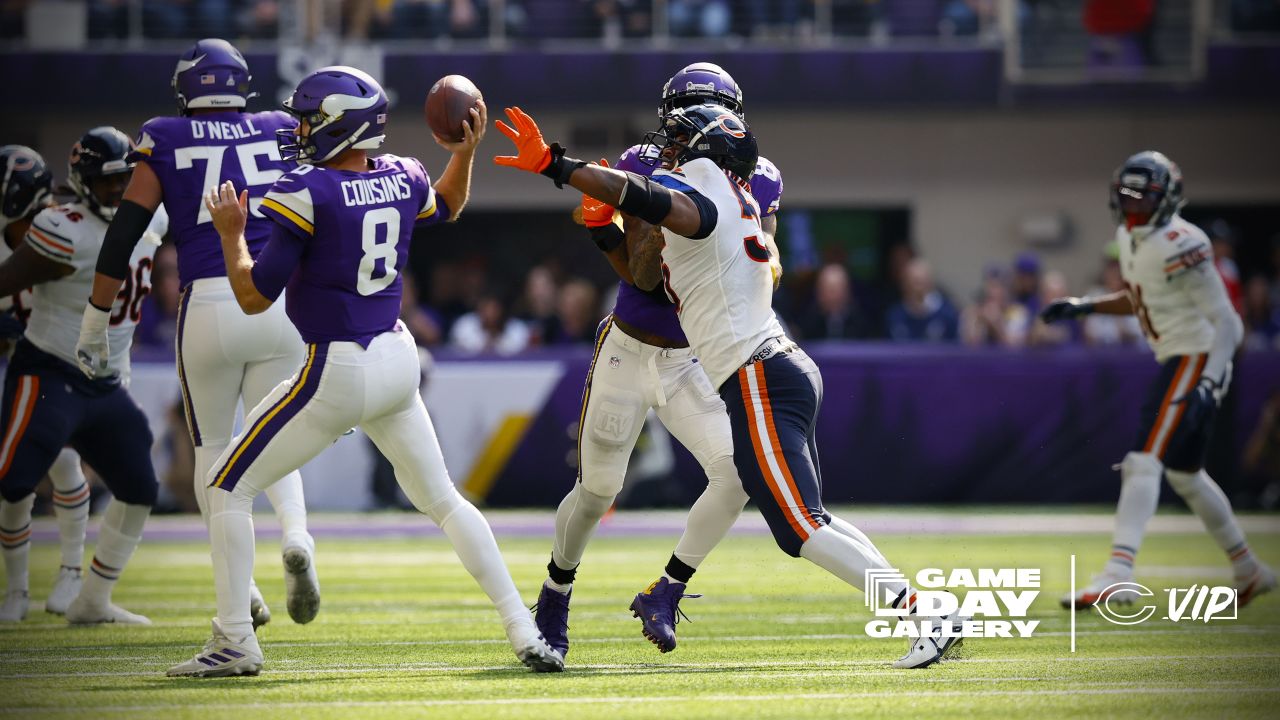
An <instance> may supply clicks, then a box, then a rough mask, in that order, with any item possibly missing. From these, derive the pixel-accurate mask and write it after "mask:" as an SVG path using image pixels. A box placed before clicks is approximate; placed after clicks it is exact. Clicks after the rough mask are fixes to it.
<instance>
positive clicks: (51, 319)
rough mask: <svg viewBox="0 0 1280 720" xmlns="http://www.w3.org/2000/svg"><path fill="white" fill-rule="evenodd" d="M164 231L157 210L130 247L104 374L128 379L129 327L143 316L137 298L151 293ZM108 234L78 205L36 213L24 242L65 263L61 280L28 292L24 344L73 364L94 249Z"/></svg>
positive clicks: (109, 333) (94, 259)
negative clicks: (67, 270) (67, 268)
mask: <svg viewBox="0 0 1280 720" xmlns="http://www.w3.org/2000/svg"><path fill="white" fill-rule="evenodd" d="M168 227H169V216H168V215H166V214H165V212H164V208H163V207H161V208H159V209H157V210H156V214H155V216H154V217H152V219H151V225H150V226H148V227H147V232H146V233H145V234H144V235H143V236H142V240H141V242H139V243H138V244H137V246H136V247H135V248H134V249H133V256H132V257H131V258H130V259H129V274H128V275H127V276H126V277H125V280H124V287H123V288H121V290H120V294H119V295H118V296H117V297H116V300H115V302H114V303H112V305H111V316H110V323H109V326H108V328H107V338H108V342H109V343H110V345H111V356H110V357H109V358H108V362H107V367H108V373H109V374H111V375H113V376H121V377H126V378H127V377H128V375H129V348H130V346H132V344H133V329H134V326H135V325H137V324H138V319H139V318H141V317H142V300H143V298H145V297H146V296H147V293H149V292H151V264H152V258H153V257H154V256H155V253H156V248H157V247H159V246H160V239H161V238H162V237H163V236H164V233H165V232H167V230H168ZM106 234H107V223H106V222H105V221H103V220H102V219H101V218H99V217H98V216H97V215H94V214H93V213H92V212H91V211H90V210H89V208H88V207H86V206H84V205H82V204H80V203H79V202H72V203H67V204H65V205H58V206H57V207H52V208H47V209H45V210H42V211H40V214H39V215H36V218H35V221H33V222H32V223H31V229H30V230H29V231H27V237H26V243H27V244H28V245H30V246H31V248H32V249H33V250H35V251H36V252H38V253H40V254H41V255H44V256H45V257H47V258H49V259H50V260H53V261H54V262H58V263H62V264H63V265H70V266H71V267H72V268H74V271H73V272H72V273H71V274H70V275H67V276H66V277H63V278H60V279H58V280H52V281H50V282H46V283H41V284H39V285H36V286H35V287H34V288H32V290H31V318H30V320H28V321H27V333H26V337H27V340H29V341H31V344H33V345H35V346H36V347H38V348H40V349H41V350H43V351H45V352H47V353H49V354H50V355H55V356H57V357H58V358H60V359H62V360H64V361H66V362H67V363H69V364H70V365H72V366H75V365H76V342H77V341H78V340H79V339H80V319H81V318H82V317H83V316H84V306H85V303H86V302H88V298H89V296H90V295H91V294H92V292H93V276H94V272H95V268H96V266H97V264H98V251H100V250H101V249H102V240H103V238H104V237H106Z"/></svg>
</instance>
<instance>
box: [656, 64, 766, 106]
mask: <svg viewBox="0 0 1280 720" xmlns="http://www.w3.org/2000/svg"><path fill="white" fill-rule="evenodd" d="M707 102H709V103H715V104H716V105H722V106H724V107H727V108H729V109H730V110H732V111H733V112H735V113H737V114H738V115H741V116H742V117H746V112H745V111H744V110H743V105H742V88H740V87H738V83H736V82H734V80H733V76H732V75H730V74H729V73H727V72H725V71H724V68H722V67H720V66H719V65H716V64H715V63H705V62H700V63H694V64H692V65H686V66H684V67H683V68H681V69H680V72H678V73H676V74H675V75H672V76H671V79H670V80H668V81H667V84H666V85H663V86H662V104H661V105H660V106H659V107H658V117H660V118H661V117H664V116H665V115H667V114H668V113H670V112H671V111H672V110H675V109H676V108H682V107H689V106H690V105H700V104H702V103H707Z"/></svg>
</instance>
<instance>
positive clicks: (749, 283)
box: [494, 103, 958, 668]
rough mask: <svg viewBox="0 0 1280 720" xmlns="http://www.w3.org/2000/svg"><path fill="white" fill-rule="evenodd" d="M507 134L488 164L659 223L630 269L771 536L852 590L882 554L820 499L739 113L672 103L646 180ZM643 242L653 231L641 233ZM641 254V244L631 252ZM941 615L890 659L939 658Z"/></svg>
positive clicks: (522, 127)
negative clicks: (646, 254)
mask: <svg viewBox="0 0 1280 720" xmlns="http://www.w3.org/2000/svg"><path fill="white" fill-rule="evenodd" d="M507 116H508V117H509V118H510V119H511V120H512V122H513V123H514V124H515V129H513V128H512V127H510V126H508V125H507V124H506V123H503V122H502V121H499V122H498V124H497V127H498V130H499V131H501V132H502V133H503V134H504V135H506V136H507V137H508V138H510V139H511V140H512V142H514V143H515V145H516V148H517V152H518V154H517V155H516V156H503V157H497V158H495V159H494V160H495V162H496V163H498V164H499V165H505V166H508V167H515V168H518V169H521V170H525V171H528V172H534V173H539V174H542V175H545V176H547V177H550V178H551V179H552V180H554V181H555V183H556V184H557V185H558V186H563V185H565V184H569V185H572V186H573V187H575V188H577V189H578V190H581V191H582V192H584V193H586V194H588V195H590V196H591V197H594V198H595V199H597V200H600V201H602V202H605V203H608V204H610V205H613V206H614V207H617V208H618V209H619V210H621V211H623V212H625V213H628V214H630V215H632V216H634V217H636V218H639V219H640V220H643V221H645V222H648V223H649V224H651V225H656V226H660V227H662V229H663V232H662V236H663V237H662V238H661V239H660V240H651V241H650V242H653V243H655V244H656V243H665V244H664V245H663V246H662V250H661V257H660V259H655V261H654V263H653V265H652V266H651V267H643V268H641V267H637V268H635V269H633V276H634V279H635V281H636V283H637V285H638V287H641V288H646V287H653V286H656V284H658V283H659V282H660V283H662V285H663V286H664V287H665V288H666V291H667V295H668V296H669V297H670V298H671V299H672V301H673V302H674V303H675V305H676V312H677V313H678V314H679V316H680V324H681V326H682V327H683V328H684V331H685V333H686V334H687V335H688V337H689V342H690V344H691V345H692V347H693V349H694V351H695V352H696V353H697V356H698V358H699V360H700V361H701V362H702V364H703V366H704V367H705V369H706V373H707V376H708V377H709V378H710V380H711V384H712V386H713V387H715V388H717V389H718V390H719V392H720V396H721V398H722V399H723V400H724V403H725V405H726V407H727V408H728V411H729V422H730V426H731V428H732V432H733V443H734V465H735V466H736V467H737V469H738V475H739V477H740V478H741V479H742V484H743V488H744V489H746V491H747V493H748V494H749V495H750V496H751V498H752V499H754V500H755V501H756V504H757V506H758V507H759V508H760V511H761V513H762V514H763V515H764V516H765V519H766V520H767V521H768V523H769V527H770V530H772V532H773V536H774V539H775V540H776V541H777V542H778V545H779V546H780V547H781V548H782V549H783V550H784V551H785V552H786V553H787V554H789V555H792V556H796V557H803V558H805V559H806V560H809V561H810V562H813V563H814V564H816V565H818V566H819V567H822V568H823V569H825V570H827V571H828V572H830V573H832V574H833V575H835V576H837V577H839V578H840V579H841V580H844V581H845V582H847V583H849V584H850V585H853V586H854V587H857V588H859V589H862V588H863V586H864V581H865V572H866V570H868V569H872V568H876V569H887V568H889V567H890V565H889V562H888V561H887V560H886V559H885V558H884V556H883V555H881V554H880V551H879V550H877V549H876V547H875V545H874V544H873V543H872V542H871V540H870V539H869V538H868V537H867V536H866V535H865V534H863V533H862V532H861V531H859V530H858V529H857V528H855V527H853V526H852V525H850V524H849V523H846V522H843V521H840V520H839V519H838V518H835V517H833V516H831V515H830V514H829V513H828V512H827V511H826V510H825V509H823V507H822V499H821V487H820V485H821V483H820V478H819V475H818V466H817V447H816V445H815V443H814V428H815V422H816V419H817V413H818V407H819V405H820V404H821V400H822V378H821V375H820V373H819V371H818V368H817V366H816V365H814V363H813V361H812V360H810V359H809V357H808V356H807V355H805V353H804V351H802V350H801V349H800V348H799V347H797V346H796V345H795V344H794V343H792V342H791V341H790V340H789V339H788V338H787V336H786V332H785V331H784V330H783V329H782V326H781V325H780V324H779V322H778V319H777V316H776V315H774V312H773V309H772V307H771V304H772V298H773V277H772V272H771V270H770V267H769V260H770V253H769V250H768V248H767V247H766V245H765V244H764V240H763V238H762V233H761V228H760V208H759V207H758V206H757V204H756V201H755V199H754V198H753V197H752V196H751V193H750V187H749V184H748V179H749V178H750V176H751V174H752V173H753V172H754V170H755V166H756V160H757V158H758V156H759V153H758V151H757V149H756V141H755V137H754V136H753V135H752V134H751V131H750V129H749V128H748V127H747V124H746V122H745V121H744V120H743V119H742V118H741V117H739V116H738V115H736V114H734V113H733V112H732V111H730V110H729V109H727V108H725V107H722V106H719V105H714V104H711V103H707V104H702V105H694V106H691V107H686V108H677V109H674V110H672V111H670V112H668V113H667V114H666V115H665V116H664V117H663V123H662V127H661V128H660V129H659V130H658V131H657V132H655V133H650V135H649V136H648V141H649V142H651V143H653V144H655V145H657V146H658V147H659V148H661V159H662V161H663V164H664V167H663V168H662V169H658V170H655V171H654V173H653V176H652V177H644V176H642V175H638V174H635V173H623V172H619V171H617V170H614V169H610V168H605V167H600V166H597V165H588V164H587V163H584V162H582V161H580V160H574V159H572V158H568V157H566V156H565V151H564V148H562V147H560V146H559V145H558V144H557V145H553V146H550V147H548V145H547V144H546V142H545V141H544V140H543V139H542V133H541V132H540V131H539V130H538V126H537V124H536V123H535V122H534V121H533V119H532V118H531V117H529V116H528V115H527V114H525V113H524V112H523V111H521V110H520V109H519V108H508V109H507ZM649 237H652V235H651V234H650V235H649ZM642 250H643V248H642ZM885 590H886V592H887V593H888V596H886V597H885V598H883V600H886V601H888V602H890V603H891V604H892V607H894V608H897V609H901V610H903V611H904V612H905V613H907V614H909V615H910V616H913V619H914V616H915V615H916V613H915V610H916V604H915V593H913V592H911V589H910V588H909V587H908V586H907V585H906V584H905V583H901V582H892V583H890V584H889V585H888V586H886V587H885ZM944 623H950V624H952V627H953V628H954V627H955V625H954V623H955V620H954V619H951V618H946V617H941V618H934V619H932V627H933V632H932V633H930V634H929V635H927V636H925V637H920V638H914V639H912V641H911V645H910V648H909V649H908V652H907V654H906V655H904V656H903V657H901V658H899V659H898V660H897V661H896V662H895V663H894V665H895V666H896V667H902V668H918V667H926V666H928V665H932V664H933V663H935V662H937V661H938V660H940V659H942V657H943V655H944V654H946V653H947V652H948V651H949V650H950V649H951V648H952V647H954V646H955V643H956V641H957V639H958V638H956V637H942V628H943V626H944Z"/></svg>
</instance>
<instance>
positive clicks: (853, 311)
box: [794, 263, 871, 340]
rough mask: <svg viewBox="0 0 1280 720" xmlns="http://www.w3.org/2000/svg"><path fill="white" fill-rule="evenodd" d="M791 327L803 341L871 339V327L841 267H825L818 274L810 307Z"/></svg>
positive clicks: (845, 271)
mask: <svg viewBox="0 0 1280 720" xmlns="http://www.w3.org/2000/svg"><path fill="white" fill-rule="evenodd" d="M794 325H795V327H796V329H797V330H799V334H800V336H801V337H802V338H804V339H805V340H861V339H864V338H868V337H870V336H871V323H870V322H869V321H868V320H867V317H866V315H865V314H864V313H863V312H862V308H861V307H859V305H858V303H857V301H856V300H855V299H854V296H853V291H852V287H851V281H850V279H849V271H848V270H846V269H845V267H844V265H841V264H839V263H828V264H827V265H824V266H823V267H822V269H821V270H819V271H818V277H817V281H816V282H815V287H814V301H813V306H812V307H810V308H809V309H808V310H807V311H806V312H805V313H803V314H802V315H801V316H800V317H799V318H798V319H797V322H796V323H794Z"/></svg>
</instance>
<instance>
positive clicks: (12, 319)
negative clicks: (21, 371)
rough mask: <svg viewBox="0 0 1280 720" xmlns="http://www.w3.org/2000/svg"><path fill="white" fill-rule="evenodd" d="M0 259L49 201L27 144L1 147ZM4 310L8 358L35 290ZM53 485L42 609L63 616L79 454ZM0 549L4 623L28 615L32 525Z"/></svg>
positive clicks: (84, 499)
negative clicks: (51, 542) (53, 567)
mask: <svg viewBox="0 0 1280 720" xmlns="http://www.w3.org/2000/svg"><path fill="white" fill-rule="evenodd" d="M0 175H2V177H0V223H2V224H0V229H2V230H3V232H4V242H3V243H0V262H3V261H4V260H6V259H8V258H9V256H10V255H12V254H13V250H14V248H16V247H18V245H19V244H20V243H22V242H23V238H24V237H26V234H27V230H28V229H30V227H31V221H32V220H33V219H35V216H36V213H38V212H40V211H41V210H43V209H45V208H46V207H48V206H49V205H50V204H51V193H52V192H53V173H52V172H50V171H49V166H48V165H46V164H45V161H44V158H42V157H41V156H40V154H39V153H37V152H36V151H35V150H32V149H31V148H29V147H25V146H23V145H5V146H4V147H0ZM0 313H4V314H6V315H4V318H3V322H4V325H5V326H6V331H5V333H4V335H5V339H4V340H0V345H3V346H4V347H3V350H2V351H0V353H2V354H4V355H5V356H8V354H9V352H10V351H11V350H12V349H13V344H12V343H13V342H14V341H16V340H17V338H18V337H21V335H22V330H23V328H24V327H25V326H26V322H27V318H28V317H29V316H30V314H31V289H30V288H23V289H22V290H20V291H19V292H18V293H17V294H15V295H12V296H6V297H0ZM49 481H50V483H51V484H52V486H53V514H54V517H55V518H56V519H57V522H58V537H59V540H60V541H61V543H60V544H61V548H62V558H61V563H60V564H59V567H58V575H57V579H55V580H54V583H53V589H52V590H50V591H49V597H48V599H47V600H45V604H44V609H45V610H46V611H47V612H50V613H53V614H54V615H63V614H66V612H67V606H69V605H70V604H71V601H72V600H74V599H75V598H76V595H77V594H79V592H80V584H81V582H82V577H83V576H82V572H81V565H82V564H83V562H84V533H85V529H86V527H87V525H88V522H89V484H88V483H87V482H85V477H84V471H83V470H82V469H81V468H80V456H79V455H78V454H76V451H75V450H72V449H71V448H63V449H62V452H60V453H58V459H57V460H55V461H54V463H53V466H52V467H51V468H49ZM0 548H3V555H4V565H5V570H6V573H7V575H8V584H7V590H6V592H5V594H4V598H3V601H2V602H0V622H19V621H21V620H23V619H24V618H25V617H26V614H27V608H28V605H29V604H30V599H29V597H30V596H29V594H28V576H27V558H28V556H29V555H30V551H31V528H30V526H29V525H24V526H23V527H5V526H2V525H0Z"/></svg>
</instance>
